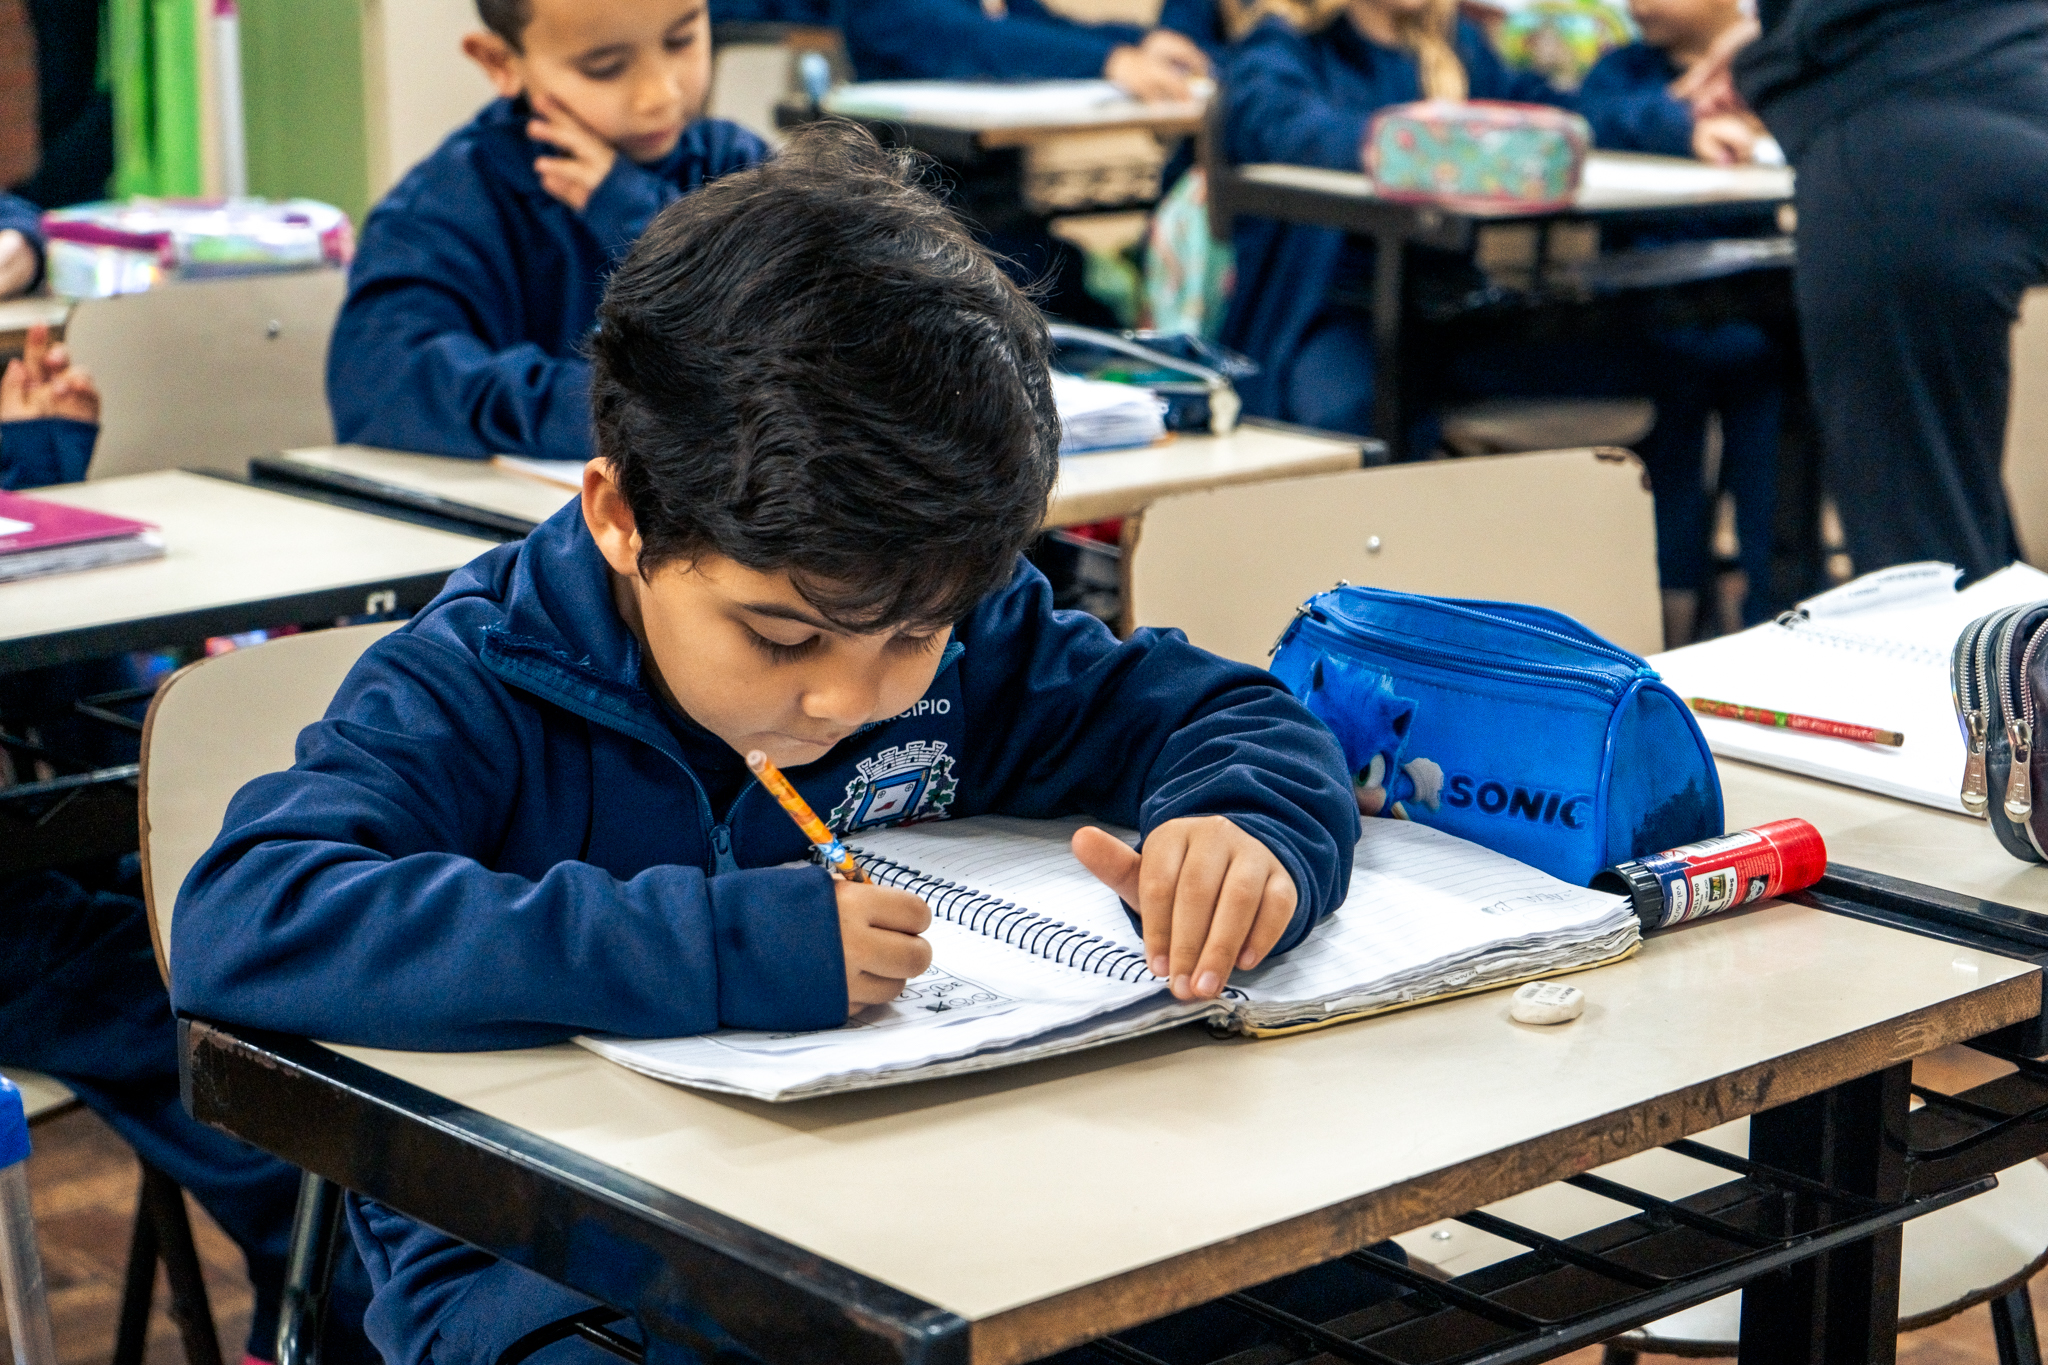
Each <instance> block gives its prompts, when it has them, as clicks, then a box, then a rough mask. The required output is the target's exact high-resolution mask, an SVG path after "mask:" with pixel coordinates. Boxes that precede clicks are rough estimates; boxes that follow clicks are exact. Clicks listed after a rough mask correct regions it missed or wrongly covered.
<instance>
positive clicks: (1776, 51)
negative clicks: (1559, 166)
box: [1674, 0, 2048, 579]
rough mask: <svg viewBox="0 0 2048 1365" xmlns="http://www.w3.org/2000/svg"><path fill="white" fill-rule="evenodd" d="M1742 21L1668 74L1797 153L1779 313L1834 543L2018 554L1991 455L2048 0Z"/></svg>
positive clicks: (2035, 127) (2040, 89) (1888, 559)
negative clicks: (1793, 229)
mask: <svg viewBox="0 0 2048 1365" xmlns="http://www.w3.org/2000/svg"><path fill="white" fill-rule="evenodd" d="M1758 17H1759V20H1760V21H1761V22H1760V23H1759V24H1753V25H1748V26H1745V27H1744V28H1743V29H1741V30H1738V31H1736V32H1734V33H1732V34H1730V35H1728V36H1727V37H1726V39H1725V40H1724V42H1723V43H1722V44H1721V45H1720V48H1721V50H1720V52H1719V53H1718V54H1717V59H1716V60H1714V61H1709V62H1703V63H1701V64H1699V65H1698V66H1696V67H1695V68H1694V69H1693V70H1692V71H1691V72H1689V73H1688V74H1687V76H1686V77H1685V78H1684V79H1683V80H1681V81H1680V82H1679V83H1678V85H1677V86H1676V87H1674V89H1675V93H1677V94H1679V95H1680V96H1681V97H1684V98H1687V99H1689V100H1690V101H1691V102H1692V104H1693V107H1694V109H1695V110H1696V111H1700V112H1703V113H1705V112H1713V111H1717V110H1721V109H1726V108H1733V107H1737V105H1738V102H1746V103H1747V104H1748V106H1749V107H1750V108H1753V109H1754V110H1755V111H1756V113H1757V114H1758V115H1759V116H1761V117H1762V119H1763V121H1764V123H1765V124H1766V125H1767V126H1768V127H1769V128H1770V130H1771V132H1772V134H1773V135H1774V136H1775V137H1776V138H1777V139H1778V142H1779V143H1780V144H1781V145H1782V146H1783V147H1784V149H1785V153H1786V155H1787V157H1788V158H1789V159H1790V160H1791V161H1792V163H1793V165H1795V166H1796V167H1797V168H1798V172H1799V183H1798V198H1797V206H1798V210H1799V227H1798V238H1799V267H1798V272H1797V276H1796V286H1795V287H1796V290H1797V296H1798V306H1799V322H1800V329H1801V332H1802V335H1803V338H1804V342H1803V344H1804V346H1805V350H1806V358H1807V367H1808V371H1809V373H1810V376H1811V384H1812V391H1813V400H1814V407H1815V410H1816V412H1817V413H1818V416H1819V421H1820V427H1821V437H1822V442H1823V446H1824V449H1825V452H1826V460H1827V474H1828V483H1829V485H1830V487H1831V489H1832V491H1833V493H1834V497H1835V501H1836V504H1837V506H1838V507H1839V508H1840V510H1841V514H1842V525H1843V530H1844V532H1845V534H1846V536H1847V538H1848V548H1849V553H1850V555H1851V556H1852V558H1853V559H1854V560H1855V564H1856V568H1857V570H1858V572H1866V573H1867V572H1869V571H1870V570H1873V569H1881V568H1884V567H1885V566H1887V565H1891V564H1898V563H1906V562H1911V561H1914V560H1922V559H1940V560H1947V561H1950V562H1952V563H1954V564H1957V565H1959V566H1961V567H1962V568H1963V569H1964V571H1965V573H1966V575H1967V577H1969V578H1971V579H1975V578H1979V577H1982V576H1983V575H1985V574H1987V573H1990V572H1992V571H1994V570H1996V569H1999V568H2001V567H2003V566H2004V565H2006V564H2008V563H2010V562H2011V561H2012V560H2013V559H2015V558H2016V557H2017V556H2018V553H2019V546H2018V540H2017V538H2016V536H2015V534H2014V531H2013V523H2012V515H2011V510H2010V509H2009V508H2008V507H2007V505H2006V497H2005V488H2004V484H2003V482H2002V480H2001V478H2000V465H2001V464H2002V462H2003V458H2004V450H2005V423H2006V410H2007V406H2008V399H2009V394H2010V387H2011V380H2012V375H2011V351H2010V348H2011V329H2012V323H2013V320H2014V319H2015V318H2016V317H2017V316H2018V313H2019V300H2020V295H2021V293H2022V292H2024V291H2025V290H2026V289H2027V287H2028V286H2030V285H2033V284H2037V283H2041V282H2043V281H2044V280H2048V3H2043V0H1760V5H1759V16H1758ZM1752 39H1753V40H1754V41H1750V40H1752ZM1738 49H1739V51H1738ZM1731 78H1732V79H1731Z"/></svg>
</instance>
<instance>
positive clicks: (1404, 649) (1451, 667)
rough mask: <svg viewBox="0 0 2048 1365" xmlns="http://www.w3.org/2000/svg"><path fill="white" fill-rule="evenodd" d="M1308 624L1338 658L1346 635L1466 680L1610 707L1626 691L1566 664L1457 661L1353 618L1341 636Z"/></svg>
mask: <svg viewBox="0 0 2048 1365" xmlns="http://www.w3.org/2000/svg"><path fill="white" fill-rule="evenodd" d="M1307 620H1308V622H1309V623H1310V628H1312V629H1314V630H1315V633H1316V636H1317V637H1318V642H1319V643H1320V644H1322V645H1323V646H1324V647H1325V648H1327V649H1332V650H1334V651H1335V652H1336V653H1339V654H1343V653H1345V652H1346V646H1347V645H1348V644H1350V640H1349V639H1348V638H1347V632H1348V633H1349V635H1352V636H1356V637H1359V638H1362V639H1363V640H1365V641H1368V642H1370V644H1371V645H1372V646H1373V647H1374V648H1376V649H1380V650H1384V651H1385V652H1387V653H1388V654H1392V655H1394V656H1395V657H1397V658H1400V659H1403V660H1405V661H1407V662H1409V663H1414V664H1420V665H1422V666H1424V667H1426V668H1433V669H1439V670H1442V671H1444V672H1449V673H1461V674H1464V675H1465V676H1466V677H1472V678H1483V679H1486V680H1488V681H1504V682H1519V683H1526V684H1530V685H1532V686H1540V685H1546V684H1550V685H1562V686H1565V687H1569V688H1574V689H1576V690H1578V691H1582V692H1585V693H1588V694H1589V695H1592V696H1595V697H1598V698H1600V699H1601V700H1602V701H1605V702H1609V703H1612V702H1617V701H1619V700H1621V696H1622V694H1623V693H1624V692H1625V691H1627V690H1628V684H1627V682H1625V681H1620V680H1617V679H1615V678H1613V677H1612V676H1610V675H1609V674H1606V673H1602V672H1599V671H1597V670H1595V669H1587V668H1573V667H1571V666H1570V665H1568V664H1544V663H1535V662H1533V661H1529V660H1507V659H1501V660H1499V661H1497V662H1492V663H1488V662H1484V661H1482V660H1478V659H1469V658H1468V659H1460V658H1455V657H1452V656H1450V655H1447V654H1445V653H1444V651H1443V647H1442V646H1441V645H1438V646H1436V647H1435V648H1431V647H1429V646H1428V645H1427V644H1424V643H1422V642H1419V641H1416V640H1413V639H1411V638H1409V637H1407V636H1404V635H1400V634H1397V633H1394V632H1391V631H1388V630H1385V629H1384V628H1381V627H1378V626H1374V625H1369V624H1367V623H1365V622H1362V621H1359V620H1357V619H1355V618H1347V619H1345V620H1344V631H1342V632H1340V631H1337V630H1335V629H1332V628H1331V626H1330V624H1329V623H1328V622H1327V621H1326V620H1324V619H1322V617H1321V614H1320V613H1319V612H1315V611H1311V612H1309V613H1308V617H1307ZM1553 638H1558V639H1565V638H1567V637H1562V636H1558V637H1553ZM1572 643H1576V642H1575V641H1574V642H1572Z"/></svg>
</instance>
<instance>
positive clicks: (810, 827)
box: [747, 749, 868, 882]
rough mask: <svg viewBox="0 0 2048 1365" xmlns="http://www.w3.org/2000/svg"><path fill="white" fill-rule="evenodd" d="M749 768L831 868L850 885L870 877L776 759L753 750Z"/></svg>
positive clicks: (748, 761) (750, 753)
mask: <svg viewBox="0 0 2048 1365" xmlns="http://www.w3.org/2000/svg"><path fill="white" fill-rule="evenodd" d="M747 767H748V768H749V769H751V770H752V771H753V774H754V776H755V777H758V778H760V779H761V785H762V786H764V787H766V788H767V789H768V794H769V795H770V796H772V797H774V798H775V799H776V800H777V801H778V802H780V803H781V804H782V808H783V809H784V810H786V811H788V812H789V818H790V819H792V820H794V821H796V827H797V828H798V829H800V830H802V831H803V832H804V838H806V839H809V840H810V841H811V844H812V845H813V846H814V847H815V848H816V849H817V850H818V852H820V853H822V854H824V855H825V862H826V865H827V866H829V867H830V868H831V869H832V870H833V871H834V872H837V873H838V874H839V875H840V876H842V877H844V878H846V880H848V881H850V882H864V881H866V880H867V879H868V874H867V873H865V872H863V871H861V870H860V864H859V863H857V862H855V861H854V860H853V855H852V854H851V853H849V852H847V851H846V845H845V844H842V843H840V842H839V836H838V835H836V834H834V833H833V832H832V830H831V827H830V826H828V825H827V824H826V823H825V822H824V821H823V820H820V819H819V818H818V813H817V812H816V811H814V810H812V809H811V803H810V802H808V801H806V800H804V795H803V793H802V792H800V791H798V790H797V789H796V788H795V786H793V785H792V784H791V783H790V780H789V779H788V778H786V777H784V776H783V775H782V769H780V768H778V767H776V766H775V763H774V760H772V759H770V758H769V757H768V755H766V754H764V753H762V752H761V751H760V750H759V749H753V750H750V751H749V752H748V754H747Z"/></svg>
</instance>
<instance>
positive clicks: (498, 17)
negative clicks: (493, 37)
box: [476, 0, 533, 52]
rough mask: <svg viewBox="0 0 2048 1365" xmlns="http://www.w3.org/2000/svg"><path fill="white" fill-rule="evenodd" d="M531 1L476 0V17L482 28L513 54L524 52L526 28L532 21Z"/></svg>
mask: <svg viewBox="0 0 2048 1365" xmlns="http://www.w3.org/2000/svg"><path fill="white" fill-rule="evenodd" d="M530 4H531V0H476V17H477V18H479V19H481V20H483V22H484V27H485V28H487V29H489V30H490V31H491V32H493V33H495V34H497V35H498V36H499V37H500V38H503V39H504V40H505V41H506V42H507V43H509V44H510V45H511V47H512V50H513V51H514V52H524V51H525V50H526V26H527V24H529V23H531V22H532V20H533V12H532V10H531V9H530V8H529V5H530Z"/></svg>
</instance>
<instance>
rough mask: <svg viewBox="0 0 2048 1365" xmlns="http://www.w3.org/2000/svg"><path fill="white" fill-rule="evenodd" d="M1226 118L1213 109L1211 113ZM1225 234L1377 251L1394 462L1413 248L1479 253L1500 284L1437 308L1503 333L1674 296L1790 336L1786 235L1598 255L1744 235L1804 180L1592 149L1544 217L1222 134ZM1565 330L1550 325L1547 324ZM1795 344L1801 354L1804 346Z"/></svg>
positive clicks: (1407, 380) (1376, 321) (1410, 315)
mask: <svg viewBox="0 0 2048 1365" xmlns="http://www.w3.org/2000/svg"><path fill="white" fill-rule="evenodd" d="M1213 117H1214V115H1213V114H1212V118H1213ZM1203 141H1204V144H1205V156H1204V161H1203V165H1204V167H1205V169H1206V171H1207V173H1208V186H1209V212H1210V220H1211V226H1212V229H1213V230H1214V231H1215V232H1216V234H1217V236H1218V237H1219V238H1221V239H1222V240H1226V241H1227V240H1229V238H1230V235H1231V225H1232V223H1233V222H1234V221H1235V219H1236V218H1237V216H1238V215H1241V214H1242V215H1251V216H1255V217H1260V218H1271V219H1277V220H1280V221H1282V222H1289V223H1304V224H1310V225H1313V226H1317V227H1331V228H1338V229H1341V230H1342V231H1345V232H1348V233H1353V234H1356V235H1358V236H1362V237H1370V238H1372V239H1373V241H1374V243H1375V244H1376V248H1377V249H1376V250H1375V252H1374V255H1373V261H1374V265H1373V269H1374V275H1373V279H1372V283H1371V293H1370V298H1362V299H1360V300H1358V301H1357V303H1358V305H1359V306H1361V307H1362V308H1365V309H1367V310H1369V312H1370V313H1371V316H1372V324H1373V338H1374V344H1375V355H1376V356H1377V357H1378V359H1377V360H1376V361H1375V365H1376V366H1377V367H1378V377H1377V380H1376V383H1375V387H1374V392H1373V424H1374V430H1375V434H1376V435H1377V436H1379V437H1380V438H1381V439H1382V440H1385V441H1386V442H1387V443H1388V445H1389V447H1390V448H1391V449H1393V450H1394V451H1395V452H1396V453H1397V454H1398V453H1399V452H1400V451H1401V450H1402V449H1403V442H1404V441H1405V436H1406V432H1407V429H1408V413H1409V411H1410V409H1411V408H1412V407H1413V406H1414V404H1415V402H1416V395H1415V394H1414V393H1413V392H1412V390H1413V387H1414V375H1413V371H1414V370H1415V368H1416V362H1417V360H1418V357H1417V356H1416V354H1415V343H1414V333H1415V331H1416V328H1415V325H1414V324H1415V322H1416V314H1417V312H1418V309H1419V307H1420V304H1419V301H1418V300H1417V299H1416V298H1415V297H1414V294H1415V290H1414V289H1413V288H1412V285H1413V281H1412V279H1411V273H1410V271H1409V265H1410V261H1409V250H1410V249H1411V248H1425V249H1432V250H1437V251H1449V252H1457V253H1460V254H1461V255H1465V256H1467V257H1471V258H1473V259H1474V260H1475V262H1476V263H1477V264H1478V265H1479V267H1480V268H1481V270H1482V271H1483V273H1484V275H1485V277H1486V280H1487V282H1488V288H1487V289H1486V290H1485V291H1483V292H1484V293H1485V294H1486V295H1487V297H1486V298H1485V299H1483V300H1481V301H1479V302H1476V303H1471V302H1467V301H1465V300H1451V301H1444V300H1439V301H1437V302H1436V305H1435V307H1434V310H1433V311H1435V312H1438V313H1442V314H1443V315H1444V316H1445V317H1446V318H1450V317H1455V316H1456V315H1457V314H1458V313H1460V312H1464V313H1470V314H1472V322H1473V324H1474V325H1475V326H1478V325H1484V326H1486V327H1488V328H1490V329H1493V330H1495V331H1496V332H1497V331H1498V329H1499V328H1500V327H1502V326H1503V325H1511V324H1512V323H1513V322H1514V321H1516V319H1515V318H1514V317H1513V314H1514V313H1515V312H1517V311H1519V312H1522V313H1529V312H1533V311H1537V310H1547V311H1548V312H1549V313H1551V314H1559V313H1568V314H1575V315H1577V316H1575V317H1574V318H1573V321H1575V322H1576V323H1577V324H1578V327H1579V329H1580V330H1586V329H1592V330H1596V331H1598V330H1611V328H1612V327H1613V326H1614V325H1615V321H1614V320H1615V318H1616V316H1617V315H1621V316H1624V317H1627V319H1628V320H1629V321H1639V319H1637V318H1634V317H1632V316H1629V315H1628V314H1626V313H1624V312H1623V310H1625V309H1628V308H1631V307H1632V308H1634V310H1635V311H1636V312H1638V313H1639V312H1640V311H1641V308H1640V296H1641V295H1644V294H1646V293H1652V292H1654V293H1656V294H1657V295H1659V296H1660V297H1661V296H1675V302H1674V304H1673V306H1672V308H1671V309H1670V310H1669V311H1670V312H1672V313H1673V314H1674V316H1673V317H1671V318H1670V319H1669V321H1671V322H1693V321H1701V320H1718V319H1720V318H1723V317H1727V316H1755V317H1757V318H1758V319H1759V320H1764V321H1768V322H1770V323H1771V324H1772V325H1773V326H1774V327H1775V328H1776V329H1778V330H1785V329H1786V328H1788V327H1789V318H1790V314H1791V303H1790V292H1789V271H1790V268H1791V265H1792V259H1793V248H1792V239H1791V238H1790V237H1789V236H1766V237H1761V238H1759V237H1755V236H1733V237H1730V238H1728V239H1725V240H1708V241H1686V242H1679V243H1674V244H1671V245H1668V246H1664V247H1658V248H1650V249H1643V250H1639V251H1627V252H1616V253H1611V254H1608V255H1604V256H1603V255H1602V254H1601V248H1600V232H1601V229H1602V228H1603V227H1616V226H1631V227H1646V228H1647V227H1654V226H1655V225H1657V224H1658V223H1660V222H1668V221H1674V220H1680V219H1682V220H1684V221H1686V222H1687V224H1688V225H1697V224H1698V223H1699V222H1701V221H1702V220H1706V221H1709V222H1711V221H1714V220H1716V219H1725V220H1727V221H1728V222H1729V223H1730V224H1731V225H1736V226H1733V227H1731V231H1740V230H1741V228H1740V225H1743V224H1746V223H1753V222H1754V221H1755V219H1756V217H1757V216H1758V215H1759V214H1766V215H1768V214H1770V213H1773V212H1775V211H1776V210H1778V209H1779V208H1781V207H1782V206H1783V205H1785V204H1787V203H1789V202H1790V199H1791V196H1792V172H1791V171H1790V170H1789V169H1787V168H1785V167H1782V166H1778V167H1773V166H1708V165H1703V164H1701V163H1699V162H1696V161H1687V160H1683V159H1680V158H1676V157H1660V156H1644V155H1638V154H1635V153H1624V152H1594V153H1592V154H1591V155H1589V156H1588V157H1587V158H1586V168H1585V176H1584V179H1583V181H1582V183H1581V186H1580V189H1579V192H1578V195H1577V197H1576V199H1575V200H1574V202H1573V203H1571V204H1570V205H1568V206H1566V207H1563V208H1557V209H1545V210H1527V209H1492V208H1477V207H1470V206H1465V207H1456V208H1453V207H1449V206H1445V205H1436V204H1415V203H1404V202H1400V201H1397V200H1392V199H1383V198H1381V197H1380V196H1379V195H1378V194H1377V193H1376V192H1375V191H1374V188H1373V184H1372V181H1371V180H1370V179H1368V178H1367V177H1366V176H1365V175H1364V174H1363V173H1362V172H1358V171H1336V170H1330V169H1327V168H1324V167H1315V166H1290V165H1274V164H1257V165H1253V164H1247V165H1233V164H1229V163H1227V162H1225V161H1224V160H1223V159H1222V156H1221V153H1220V148H1221V147H1222V146H1223V143H1222V140H1221V138H1220V137H1219V136H1218V135H1217V132H1216V130H1215V129H1214V128H1212V129H1211V130H1210V133H1209V135H1208V136H1207V137H1205V138H1204V140H1203ZM1541 325H1549V326H1553V327H1554V326H1555V325H1556V320H1555V319H1554V318H1553V319H1551V320H1550V321H1548V322H1547V323H1545V324H1541ZM1793 349H1794V350H1796V349H1797V348H1796V345H1795V346H1794V347H1793Z"/></svg>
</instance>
